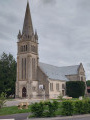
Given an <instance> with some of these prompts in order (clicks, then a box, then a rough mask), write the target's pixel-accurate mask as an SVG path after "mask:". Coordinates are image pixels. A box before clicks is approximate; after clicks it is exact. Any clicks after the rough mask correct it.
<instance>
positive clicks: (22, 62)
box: [22, 58, 23, 79]
mask: <svg viewBox="0 0 90 120" xmlns="http://www.w3.org/2000/svg"><path fill="white" fill-rule="evenodd" d="M22 79H23V58H22Z"/></svg>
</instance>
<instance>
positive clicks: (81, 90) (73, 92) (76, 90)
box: [66, 81, 85, 98]
mask: <svg viewBox="0 0 90 120" xmlns="http://www.w3.org/2000/svg"><path fill="white" fill-rule="evenodd" d="M66 94H67V95H68V96H70V97H73V98H78V97H79V96H84V94H85V82H83V81H68V82H66Z"/></svg>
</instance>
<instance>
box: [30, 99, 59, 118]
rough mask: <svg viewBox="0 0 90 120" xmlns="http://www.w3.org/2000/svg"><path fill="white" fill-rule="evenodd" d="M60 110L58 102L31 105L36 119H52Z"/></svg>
mask: <svg viewBox="0 0 90 120" xmlns="http://www.w3.org/2000/svg"><path fill="white" fill-rule="evenodd" d="M57 109H58V102H57V101H53V102H50V101H47V102H43V103H42V102H40V103H34V104H32V105H31V112H32V113H33V115H34V116H35V117H52V116H55V115H56V114H55V112H56V110H57Z"/></svg>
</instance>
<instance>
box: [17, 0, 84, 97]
mask: <svg viewBox="0 0 90 120" xmlns="http://www.w3.org/2000/svg"><path fill="white" fill-rule="evenodd" d="M17 48H18V49H17V50H18V51H17V78H16V93H15V96H16V98H29V99H39V98H42V97H43V92H44V94H45V97H46V98H47V99H52V98H53V99H54V98H57V97H58V96H59V95H62V96H64V95H66V92H65V84H66V82H67V81H84V82H85V81H86V77H85V70H84V67H83V65H82V63H80V64H79V65H74V66H65V67H57V66H53V65H49V64H45V63H41V62H39V55H38V35H37V32H36V31H34V30H33V25H32V19H31V13H30V7H29V2H27V7H26V13H25V18H24V24H23V30H22V32H21V31H19V33H18V42H17Z"/></svg>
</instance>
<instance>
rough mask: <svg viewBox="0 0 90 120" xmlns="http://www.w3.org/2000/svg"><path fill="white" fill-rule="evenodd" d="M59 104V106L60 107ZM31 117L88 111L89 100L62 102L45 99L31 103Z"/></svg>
mask: <svg viewBox="0 0 90 120" xmlns="http://www.w3.org/2000/svg"><path fill="white" fill-rule="evenodd" d="M60 104H62V105H61V107H60ZM31 113H32V114H33V117H53V116H56V115H57V114H56V113H58V115H63V116H72V115H77V114H88V113H90V100H89V99H86V100H75V101H74V100H64V101H62V102H57V101H53V102H50V101H47V102H40V103H34V104H32V105H31Z"/></svg>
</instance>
